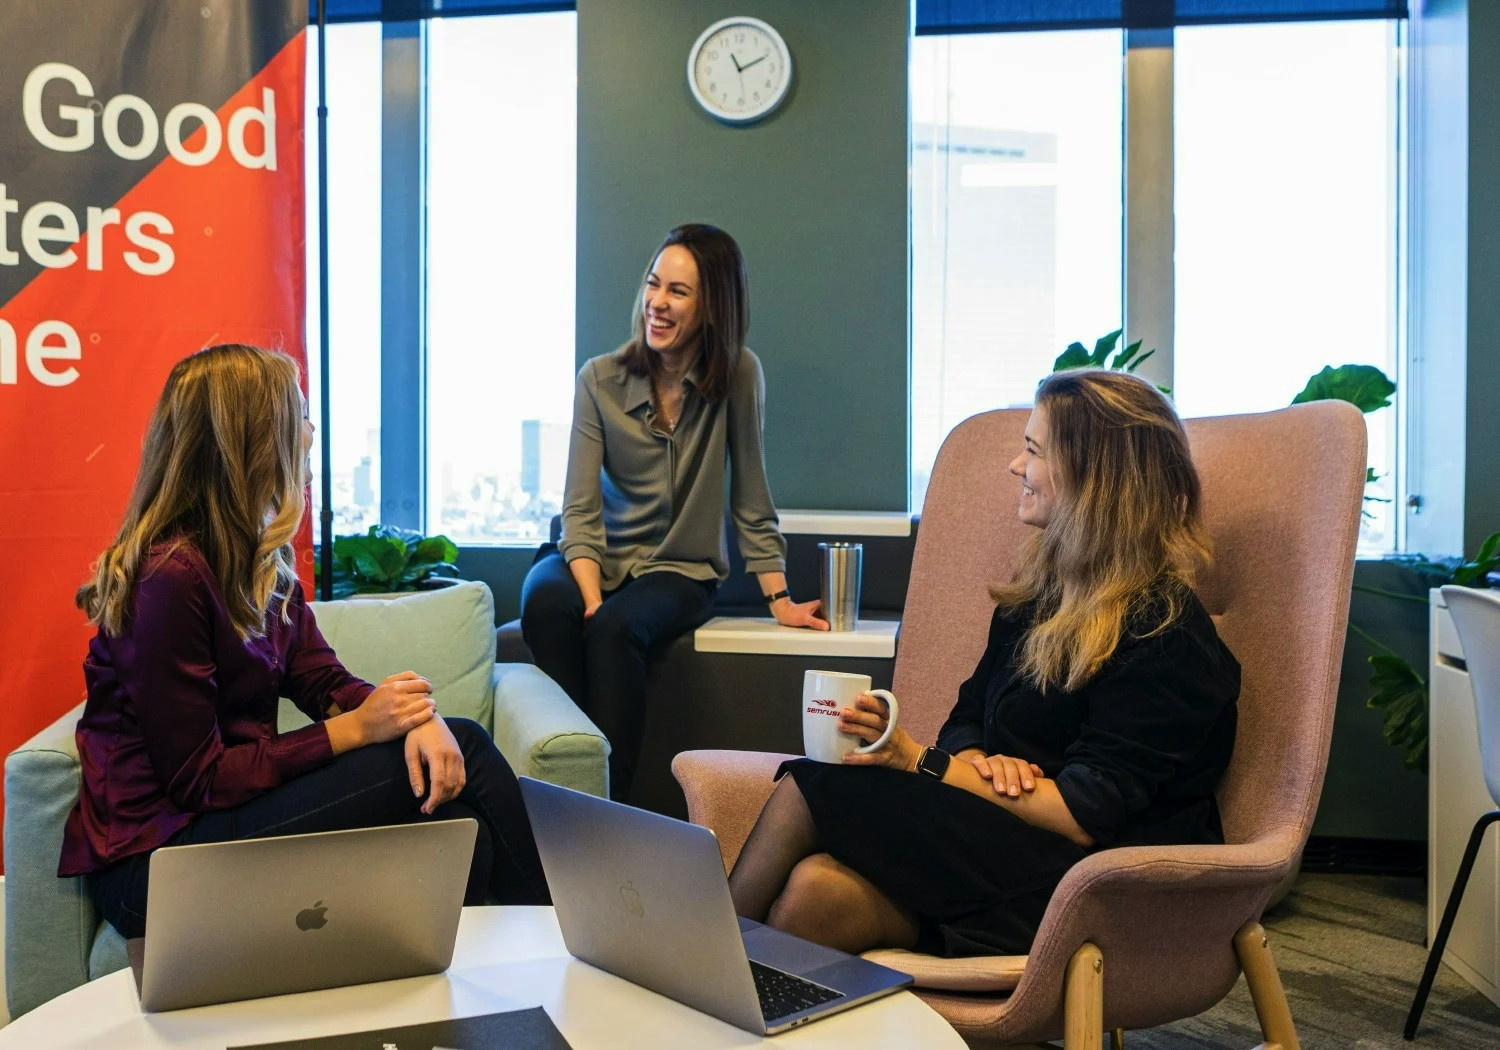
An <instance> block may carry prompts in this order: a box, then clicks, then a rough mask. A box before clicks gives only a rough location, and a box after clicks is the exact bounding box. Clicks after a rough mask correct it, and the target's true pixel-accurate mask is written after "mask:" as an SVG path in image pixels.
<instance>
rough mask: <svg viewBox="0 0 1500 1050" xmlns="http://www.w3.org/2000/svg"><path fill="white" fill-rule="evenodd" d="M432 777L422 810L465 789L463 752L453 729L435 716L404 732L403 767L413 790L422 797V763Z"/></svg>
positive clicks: (451, 797) (448, 799) (436, 804)
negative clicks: (404, 750) (404, 755)
mask: <svg viewBox="0 0 1500 1050" xmlns="http://www.w3.org/2000/svg"><path fill="white" fill-rule="evenodd" d="M423 766H426V767H427V775H428V777H429V778H430V779H431V781H432V791H431V793H430V794H429V795H428V796H427V801H426V802H423V803H422V812H423V813H426V814H427V815H429V816H431V815H432V811H433V810H435V809H437V808H438V807H439V806H441V805H442V804H443V803H444V802H451V801H453V800H454V799H455V798H457V797H458V793H459V792H460V791H462V790H463V789H464V784H465V783H467V782H468V781H467V778H466V776H465V773H464V755H463V752H462V751H461V750H459V747H458V741H457V740H455V739H454V738H453V731H452V730H451V729H449V728H448V723H447V722H444V721H443V720H442V719H441V718H434V719H432V720H431V721H430V722H426V723H424V724H422V725H420V726H418V727H417V728H416V729H413V730H412V731H411V732H410V733H407V734H406V770H407V772H408V773H409V774H410V775H411V790H412V794H414V795H416V796H417V797H418V798H421V797H422V791H423V788H424V783H423V779H422V767H423Z"/></svg>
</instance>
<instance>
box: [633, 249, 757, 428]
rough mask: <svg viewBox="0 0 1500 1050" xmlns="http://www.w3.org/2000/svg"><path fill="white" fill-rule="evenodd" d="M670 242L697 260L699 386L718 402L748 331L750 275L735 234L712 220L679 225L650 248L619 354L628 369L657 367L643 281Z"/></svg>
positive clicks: (641, 371) (639, 371) (644, 372)
mask: <svg viewBox="0 0 1500 1050" xmlns="http://www.w3.org/2000/svg"><path fill="white" fill-rule="evenodd" d="M674 244H679V245H681V246H682V247H684V248H686V249H687V250H688V253H689V254H690V255H692V257H693V262H695V263H697V264H698V304H699V305H698V322H699V326H700V332H701V340H702V343H701V345H702V349H701V351H700V352H701V353H702V355H703V366H704V378H703V386H702V387H701V389H700V391H699V392H700V393H701V394H702V395H703V397H704V398H705V399H706V400H707V401H708V402H709V403H710V404H717V403H719V402H720V401H723V400H724V399H725V398H726V397H728V396H729V384H730V381H731V380H733V378H734V372H735V369H736V368H738V367H739V363H740V351H741V350H743V349H744V348H745V337H746V336H747V335H748V334H749V332H750V281H749V278H748V277H747V276H746V274H745V257H744V256H743V255H742V254H741V253H740V246H739V245H738V244H736V243H735V240H734V238H733V237H731V236H729V234H727V233H725V232H724V231H723V230H721V229H719V228H718V227H717V226H708V225H706V224H704V223H688V224H687V225H685V226H678V227H677V228H676V229H674V230H672V231H671V232H670V233H668V234H667V236H666V238H665V239H664V240H663V241H662V242H661V246H660V247H658V248H657V249H656V251H654V252H652V253H651V258H650V260H649V261H648V262H647V263H646V272H645V273H643V274H641V289H640V291H639V292H638V293H637V294H636V297H635V319H634V321H633V322H632V324H631V329H630V331H631V335H630V342H628V343H626V344H625V345H624V346H623V347H621V349H620V356H621V358H622V359H623V360H624V362H625V369H626V371H628V372H629V373H630V374H631V375H638V376H651V377H652V378H653V379H654V378H656V375H657V373H658V372H659V371H660V369H661V357H660V356H659V355H658V354H656V353H654V352H653V351H652V350H651V348H650V347H649V346H647V345H646V311H645V298H646V281H647V280H648V279H649V278H650V277H651V268H652V267H653V266H655V265H656V260H657V258H658V257H659V256H660V255H661V253H662V252H664V251H665V250H666V249H668V248H670V247H671V246H672V245H674Z"/></svg>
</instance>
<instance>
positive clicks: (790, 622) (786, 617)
mask: <svg viewBox="0 0 1500 1050" xmlns="http://www.w3.org/2000/svg"><path fill="white" fill-rule="evenodd" d="M822 604H823V603H822V602H820V601H818V599H816V598H814V599H813V600H812V601H810V602H794V601H792V600H791V599H790V598H777V599H776V600H775V601H774V602H772V603H771V615H772V616H774V617H776V622H777V623H779V624H781V626H783V627H810V628H812V629H813V630H814V631H826V630H828V621H827V620H824V619H821V618H820V617H819V616H818V613H819V612H820V611H821V608H820V607H821V606H822Z"/></svg>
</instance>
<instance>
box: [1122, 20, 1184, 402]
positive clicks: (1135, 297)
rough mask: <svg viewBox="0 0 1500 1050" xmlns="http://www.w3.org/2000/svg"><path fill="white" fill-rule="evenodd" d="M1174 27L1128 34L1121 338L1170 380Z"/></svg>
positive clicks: (1154, 374)
mask: <svg viewBox="0 0 1500 1050" xmlns="http://www.w3.org/2000/svg"><path fill="white" fill-rule="evenodd" d="M1172 150H1173V131H1172V30H1170V29H1147V30H1141V29H1132V30H1130V31H1129V32H1128V33H1126V35H1125V190H1124V192H1125V266H1124V280H1125V295H1124V302H1125V338H1124V340H1123V341H1122V345H1125V344H1128V343H1131V342H1134V341H1135V340H1137V339H1139V340H1141V341H1142V342H1144V344H1145V346H1144V348H1143V349H1148V350H1149V349H1151V348H1153V347H1154V348H1155V349H1156V354H1155V355H1154V356H1152V357H1151V358H1150V359H1149V360H1148V361H1146V362H1145V363H1144V364H1143V365H1142V366H1141V369H1140V371H1141V374H1142V375H1145V376H1147V377H1148V378H1150V379H1151V380H1152V381H1153V382H1156V383H1160V384H1163V385H1167V386H1171V385H1174V384H1173V372H1174V368H1173V330H1174V315H1175V295H1176V276H1175V271H1174V261H1173V252H1174V248H1175V246H1174V229H1175V222H1174V217H1173V153H1172Z"/></svg>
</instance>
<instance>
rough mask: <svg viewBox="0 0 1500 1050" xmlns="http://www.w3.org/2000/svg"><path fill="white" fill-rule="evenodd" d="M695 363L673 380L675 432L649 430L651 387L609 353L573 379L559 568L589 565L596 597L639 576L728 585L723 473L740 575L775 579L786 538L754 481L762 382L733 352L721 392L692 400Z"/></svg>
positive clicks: (762, 472)
mask: <svg viewBox="0 0 1500 1050" xmlns="http://www.w3.org/2000/svg"><path fill="white" fill-rule="evenodd" d="M702 381H703V362H702V360H701V359H700V360H699V361H698V362H697V363H696V364H695V365H694V366H693V368H692V369H691V370H690V371H689V372H688V374H687V375H686V376H685V377H684V378H683V386H684V393H683V400H682V413H681V415H680V416H679V417H678V420H677V429H676V430H675V431H674V432H673V433H670V434H669V433H667V432H666V429H665V426H664V424H662V425H659V424H658V420H657V415H656V408H655V405H654V403H653V401H652V398H651V380H650V378H649V377H647V376H634V375H631V374H630V373H629V372H627V371H626V370H625V364H624V362H623V361H622V360H621V357H620V354H619V352H618V351H616V352H615V353H612V354H605V355H603V356H601V357H595V358H593V359H592V360H590V361H588V362H586V363H585V364H584V366H583V368H581V369H580V370H579V372H578V386H577V390H576V393H575V398H574V402H573V433H572V438H571V440H570V442H569V445H568V480H567V490H566V493H565V495H564V501H563V515H562V518H563V524H562V542H561V543H559V544H558V548H559V550H561V551H562V555H563V557H564V558H565V559H567V560H568V561H572V560H573V559H574V558H592V559H593V560H594V561H596V562H598V563H599V567H600V570H601V575H602V577H603V585H604V589H605V590H606V591H611V590H614V589H615V588H617V587H619V586H620V585H621V584H623V583H625V582H626V581H627V580H629V579H631V578H633V577H636V576H639V575H641V574H642V573H646V572H657V571H661V570H664V569H666V570H671V571H673V572H680V573H682V574H683V575H684V576H687V577H689V578H691V579H695V580H712V579H718V580H720V581H722V580H724V579H726V578H727V577H728V576H729V552H728V548H727V546H726V545H725V536H724V475H725V471H726V468H728V472H729V485H730V487H729V508H730V518H731V520H732V521H733V522H734V529H735V534H736V537H737V539H738V541H739V545H740V553H741V554H742V555H743V556H744V559H745V568H746V570H747V571H749V572H784V571H786V541H785V540H784V539H782V536H781V530H780V529H779V528H778V525H777V520H776V507H775V505H774V504H773V503H772V502H771V490H770V487H769V485H768V484H767V483H766V463H765V454H764V451H763V449H762V446H761V428H762V426H763V425H764V423H765V389H766V381H765V375H764V374H763V373H762V372H761V367H760V360H759V359H758V358H757V357H756V356H755V355H754V354H753V353H751V352H750V351H749V350H748V349H746V350H743V351H741V353H740V359H739V366H738V367H737V368H736V370H735V374H734V377H733V379H732V380H731V382H730V386H729V395H728V396H727V397H726V398H725V399H724V400H723V401H721V402H720V403H719V404H717V405H715V404H710V403H709V402H708V401H707V400H706V399H705V398H704V397H703V396H702V394H700V393H699V387H700V385H701V384H702Z"/></svg>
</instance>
